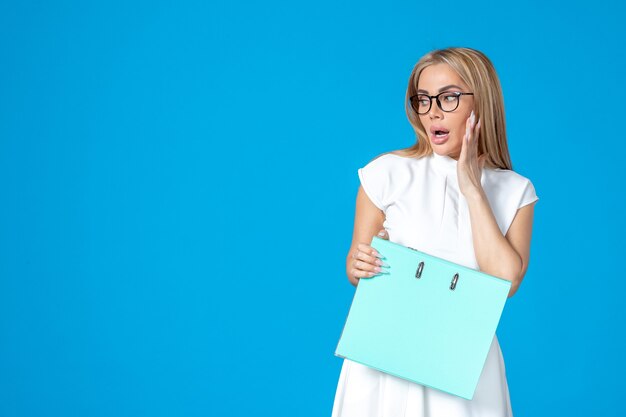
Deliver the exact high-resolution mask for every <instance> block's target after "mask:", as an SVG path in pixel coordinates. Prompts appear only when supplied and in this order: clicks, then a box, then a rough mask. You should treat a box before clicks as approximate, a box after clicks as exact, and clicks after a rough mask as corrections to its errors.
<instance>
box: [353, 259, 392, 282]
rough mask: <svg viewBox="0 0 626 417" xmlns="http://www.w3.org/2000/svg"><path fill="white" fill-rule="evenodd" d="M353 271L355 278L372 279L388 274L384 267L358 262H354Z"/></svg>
mask: <svg viewBox="0 0 626 417" xmlns="http://www.w3.org/2000/svg"><path fill="white" fill-rule="evenodd" d="M352 270H353V273H354V275H353V276H354V277H355V278H370V277H373V276H375V275H380V274H384V273H386V272H385V271H383V268H382V266H379V265H372V264H370V263H368V262H364V261H360V260H356V261H354V262H352Z"/></svg>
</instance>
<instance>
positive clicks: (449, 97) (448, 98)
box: [441, 92, 459, 103]
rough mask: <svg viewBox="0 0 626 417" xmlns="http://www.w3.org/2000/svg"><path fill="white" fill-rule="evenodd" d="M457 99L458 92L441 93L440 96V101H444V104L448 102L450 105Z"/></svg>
mask: <svg viewBox="0 0 626 417" xmlns="http://www.w3.org/2000/svg"><path fill="white" fill-rule="evenodd" d="M457 98H459V93H458V92H451V93H443V94H442V95H441V101H445V102H448V103H452V102H454V101H456V99H457Z"/></svg>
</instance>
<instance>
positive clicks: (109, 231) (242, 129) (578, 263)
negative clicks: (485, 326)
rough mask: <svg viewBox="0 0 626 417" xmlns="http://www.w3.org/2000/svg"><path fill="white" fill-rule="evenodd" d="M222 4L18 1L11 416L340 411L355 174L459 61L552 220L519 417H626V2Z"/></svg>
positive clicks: (4, 347) (528, 298) (9, 204)
mask: <svg viewBox="0 0 626 417" xmlns="http://www.w3.org/2000/svg"><path fill="white" fill-rule="evenodd" d="M220 3H222V4H217V3H207V2H200V1H197V2H193V1H184V2H181V1H178V2H155V1H151V2H147V1H145V2H139V1H134V2H102V3H95V2H92V3H89V2H77V1H68V2H55V3H54V4H53V2H30V1H22V2H15V4H8V3H7V2H3V3H2V4H1V5H0V60H1V61H0V190H1V194H0V195H1V197H0V199H1V200H0V416H1V417H14V416H20V417H21V416H117V417H122V416H206V415H214V416H221V417H226V416H248V415H271V416H273V417H279V416H296V415H298V416H323V415H330V411H331V408H332V401H333V398H334V394H335V389H336V384H337V378H338V376H339V369H340V366H341V360H340V359H338V358H336V357H334V355H333V354H334V349H335V347H336V344H337V341H338V338H339V335H340V332H341V329H342V326H343V323H344V320H345V317H346V314H347V311H348V307H349V304H350V301H351V299H352V294H353V291H354V288H353V287H352V286H351V285H350V284H349V283H348V281H347V278H346V276H345V271H344V268H345V256H346V253H347V250H348V248H349V245H350V240H351V235H352V225H353V223H352V222H353V219H354V218H353V216H354V201H355V196H356V190H357V187H358V184H359V183H358V177H357V173H356V170H357V168H359V167H361V166H363V165H365V164H366V163H367V162H368V161H369V160H370V159H371V158H373V157H374V156H376V155H378V154H379V153H382V152H385V151H389V150H394V149H399V148H402V147H406V146H409V145H410V144H411V143H413V141H414V136H413V132H412V130H411V128H410V125H409V124H408V122H407V120H406V117H405V115H404V109H403V104H404V103H403V100H404V93H405V88H406V82H407V80H408V76H409V73H410V71H411V69H412V67H413V65H414V63H415V62H416V60H417V59H418V58H419V57H420V56H421V55H422V54H424V53H425V52H427V51H429V50H431V49H434V48H439V47H445V46H470V47H474V48H477V49H480V50H482V51H484V52H485V53H486V54H487V55H488V56H489V57H490V58H491V59H492V60H493V62H494V64H495V66H496V68H497V70H498V72H499V74H500V77H501V81H502V84H503V88H504V92H505V100H506V110H507V123H508V128H509V145H510V150H511V155H512V159H513V164H514V168H515V169H516V170H517V171H518V172H520V173H521V174H522V175H524V176H527V177H529V178H530V179H531V180H532V181H533V183H534V185H535V187H536V190H537V194H538V195H539V197H540V201H539V202H538V203H537V206H536V209H535V226H534V234H533V242H532V251H531V253H532V256H531V263H530V267H529V269H528V273H527V275H526V278H525V281H524V283H523V285H522V287H521V289H520V290H519V292H518V293H517V294H516V296H515V297H513V298H512V299H510V300H509V303H508V304H507V307H506V310H505V312H504V315H503V318H502V321H501V323H500V327H499V329H498V335H499V339H500V343H501V346H502V349H503V354H504V357H505V361H506V366H507V375H508V378H509V386H510V389H511V400H512V404H513V410H514V413H515V414H516V415H520V416H535V417H539V416H555V415H567V416H589V415H602V416H617V415H621V412H620V408H621V402H622V401H621V394H622V393H621V389H620V387H621V386H623V383H622V374H623V373H624V372H625V371H626V360H625V359H624V356H623V352H624V351H625V350H626V346H625V345H626V343H625V341H624V331H623V330H622V327H623V326H622V324H623V322H624V319H625V318H626V314H625V313H624V309H623V306H624V303H623V301H622V298H623V297H622V295H623V288H622V287H623V286H622V284H621V281H622V275H621V273H620V272H621V270H622V269H621V268H620V263H621V261H622V260H623V259H624V255H623V238H624V231H625V227H624V216H623V213H624V208H625V207H624V194H625V192H624V191H625V190H624V186H623V180H624V178H625V175H624V171H623V169H624V162H623V156H624V150H625V148H626V147H625V145H624V143H625V139H626V135H625V134H624V127H623V125H624V113H625V111H626V105H625V100H624V94H623V91H622V90H623V85H622V84H623V74H624V64H625V62H626V59H625V58H626V57H625V52H624V51H625V49H624V48H623V45H622V41H623V39H624V37H625V35H626V30H625V29H624V25H623V20H624V17H626V14H625V13H624V10H623V9H622V7H621V5H618V3H617V2H612V3H613V4H611V2H585V3H580V4H577V3H572V2H567V3H565V2H563V4H549V3H546V2H539V1H534V2H527V3H516V4H506V3H495V2H493V3H492V2H481V1H478V2H461V1H453V0H451V1H447V2H443V3H442V2H439V3H436V2H435V3H432V2H429V3H418V2H415V1H413V2H392V3H388V4H386V5H384V4H383V3H381V2H364V1H358V2H356V1H350V2H335V1H317V2H306V3H305V2H290V1H284V2H279V1H272V2H268V1H264V2H249V1H247V2H236V1H230V2H220Z"/></svg>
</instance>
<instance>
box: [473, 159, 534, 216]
mask: <svg viewBox="0 0 626 417" xmlns="http://www.w3.org/2000/svg"><path fill="white" fill-rule="evenodd" d="M483 187H484V188H485V190H486V191H487V192H488V193H489V194H490V195H491V197H492V200H494V201H496V200H497V201H499V202H500V203H501V204H502V205H503V207H506V209H507V210H512V211H517V209H519V208H521V207H523V206H525V205H527V204H530V203H532V202H534V201H537V200H539V197H537V193H536V190H535V186H534V185H533V183H532V181H531V180H530V179H529V178H527V177H525V176H524V175H521V174H519V173H517V172H515V171H512V170H510V169H502V168H496V169H487V170H485V178H484V180H483Z"/></svg>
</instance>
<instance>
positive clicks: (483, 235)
mask: <svg viewBox="0 0 626 417" xmlns="http://www.w3.org/2000/svg"><path fill="white" fill-rule="evenodd" d="M466 201H467V205H468V207H469V213H470V222H471V225H472V241H473V243H474V252H475V254H476V260H477V262H478V266H479V268H480V270H481V271H482V272H485V273H487V274H490V275H494V276H496V277H499V278H503V279H506V280H508V281H511V294H510V295H512V294H513V293H514V292H515V291H516V289H517V286H518V285H519V275H520V272H521V270H522V259H521V257H520V256H519V255H518V253H517V252H516V251H515V249H513V246H511V244H510V243H509V241H508V240H507V239H506V237H504V235H503V234H502V232H501V231H500V227H499V226H498V223H497V222H496V218H495V216H494V214H493V211H492V210H491V206H490V205H489V200H488V199H487V196H486V195H485V193H484V191H483V190H482V189H480V190H478V191H476V192H475V193H472V194H471V195H470V196H469V197H466Z"/></svg>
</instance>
